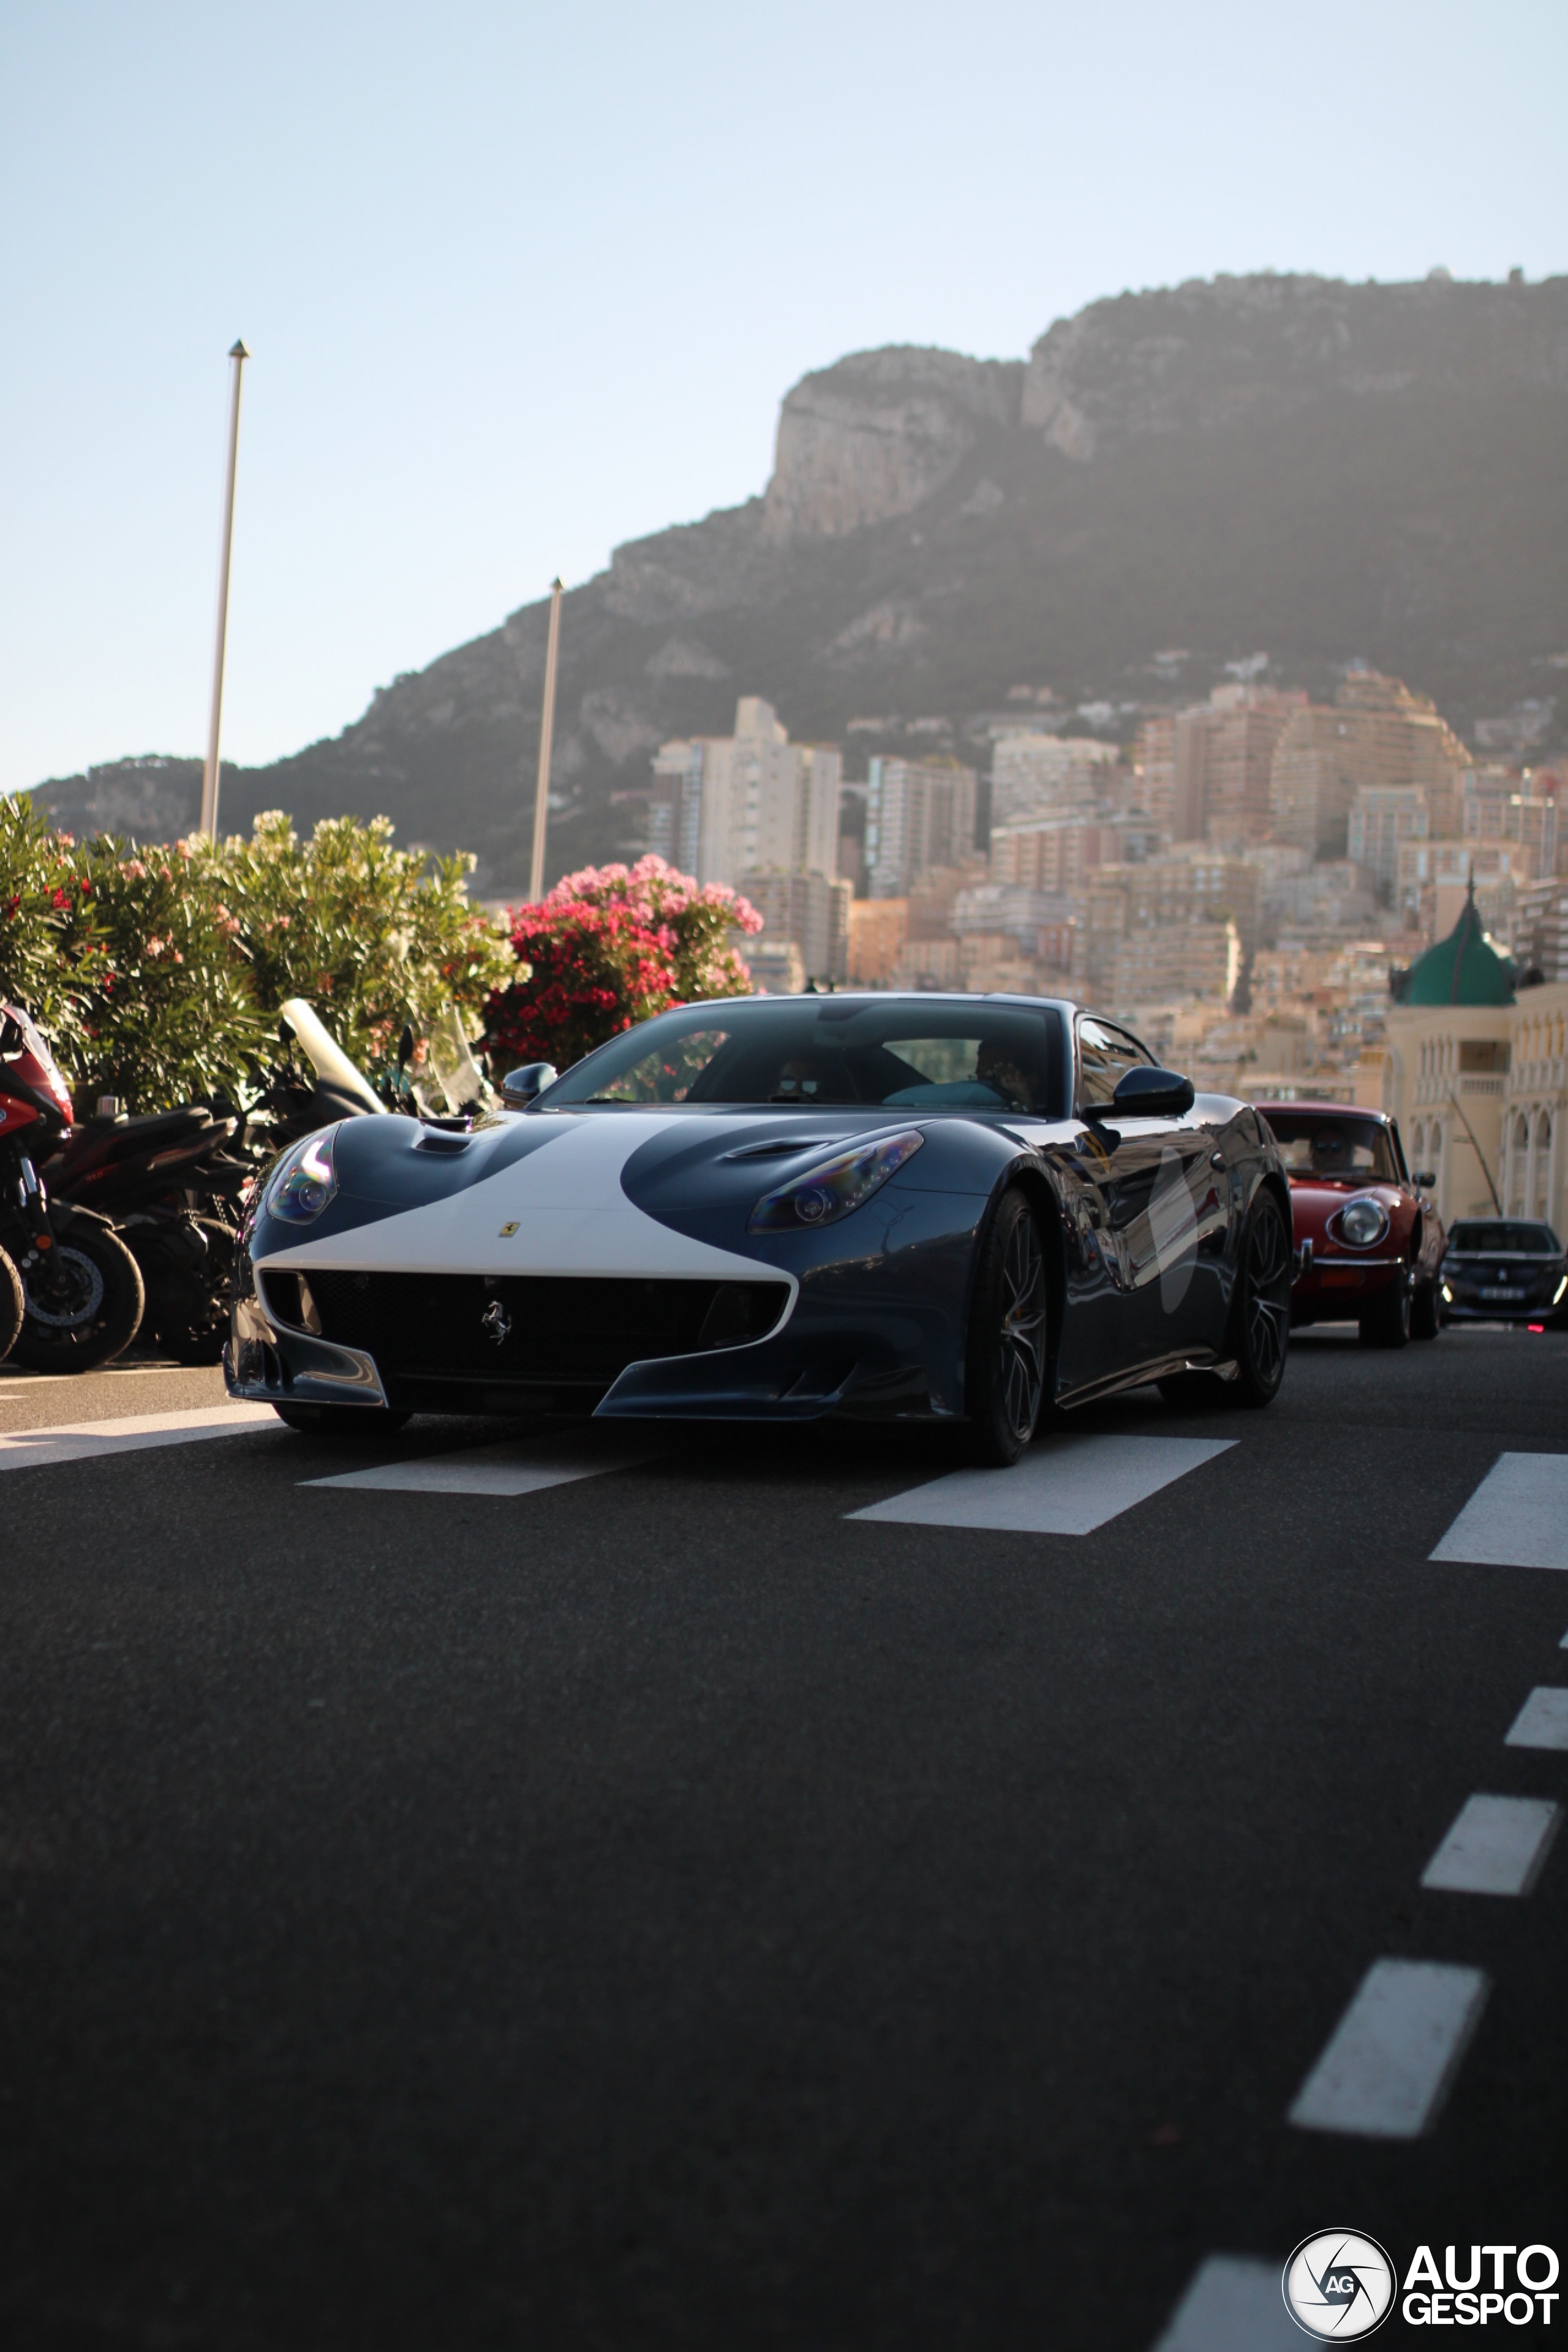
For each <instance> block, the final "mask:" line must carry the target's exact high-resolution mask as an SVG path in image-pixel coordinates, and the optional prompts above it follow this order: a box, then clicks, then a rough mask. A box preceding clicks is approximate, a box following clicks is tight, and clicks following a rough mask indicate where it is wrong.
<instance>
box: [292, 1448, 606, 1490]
mask: <svg viewBox="0 0 1568 2352" xmlns="http://www.w3.org/2000/svg"><path fill="white" fill-rule="evenodd" d="M651 1451H652V1449H650V1448H649V1447H648V1446H647V1445H641V1446H637V1447H633V1446H628V1445H626V1444H621V1445H606V1444H596V1445H592V1446H590V1444H588V1443H586V1442H579V1443H577V1444H574V1443H573V1441H572V1440H571V1439H565V1440H563V1439H560V1438H557V1440H556V1442H555V1443H554V1444H552V1446H550V1447H549V1448H548V1449H547V1450H545V1451H543V1452H538V1453H533V1452H530V1451H528V1450H526V1441H524V1442H523V1443H521V1444H520V1443H518V1442H515V1441H514V1442H513V1443H512V1444H508V1445H478V1446H475V1447H474V1448H473V1449H472V1451H471V1452H468V1453H466V1454H434V1455H431V1456H429V1457H428V1458H426V1460H425V1461H422V1462H385V1463H380V1464H378V1465H374V1467H372V1468H368V1469H364V1470H344V1471H340V1472H339V1473H337V1474H336V1475H334V1476H331V1477H328V1478H302V1479H301V1480H300V1485H301V1486H336V1487H347V1488H349V1489H350V1490H352V1491H354V1492H358V1493H374V1494H391V1495H501V1496H507V1495H535V1494H539V1493H542V1491H543V1489H544V1488H546V1487H548V1486H570V1485H572V1484H573V1483H574V1481H575V1480H577V1479H579V1478H597V1477H599V1476H601V1475H603V1474H604V1473H605V1471H607V1470H625V1469H628V1468H630V1467H631V1466H632V1465H633V1464H635V1463H638V1462H646V1461H647V1460H648V1458H649V1455H650V1452H651Z"/></svg>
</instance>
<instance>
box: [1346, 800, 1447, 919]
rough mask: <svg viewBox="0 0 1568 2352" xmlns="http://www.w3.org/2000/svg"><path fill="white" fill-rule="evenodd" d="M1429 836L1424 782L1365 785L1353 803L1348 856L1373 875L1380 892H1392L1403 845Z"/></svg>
mask: <svg viewBox="0 0 1568 2352" xmlns="http://www.w3.org/2000/svg"><path fill="white" fill-rule="evenodd" d="M1426 838H1427V813H1426V791H1425V789H1424V788H1423V787H1422V786H1421V785H1420V784H1363V785H1362V786H1361V788H1360V789H1359V791H1358V792H1357V793H1356V796H1355V798H1354V800H1353V801H1352V803H1351V812H1350V824H1349V833H1348V836H1347V849H1346V855H1347V856H1349V858H1350V860H1351V863H1352V865H1354V866H1361V867H1362V869H1363V872H1364V873H1366V874H1368V875H1370V876H1371V877H1372V880H1373V883H1374V884H1375V886H1376V887H1377V889H1378V891H1379V892H1380V893H1382V894H1387V893H1389V892H1392V890H1393V888H1394V883H1395V882H1396V881H1397V879H1398V877H1399V851H1400V845H1401V844H1402V843H1404V842H1406V841H1425V840H1426Z"/></svg>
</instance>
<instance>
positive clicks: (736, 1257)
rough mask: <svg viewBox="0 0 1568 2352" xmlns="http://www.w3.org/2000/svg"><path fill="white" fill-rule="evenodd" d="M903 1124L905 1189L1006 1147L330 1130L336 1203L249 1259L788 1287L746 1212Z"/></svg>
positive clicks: (618, 1126) (755, 1128) (623, 1129)
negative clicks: (758, 1281) (704, 1279)
mask: <svg viewBox="0 0 1568 2352" xmlns="http://www.w3.org/2000/svg"><path fill="white" fill-rule="evenodd" d="M910 1128H917V1129H920V1130H921V1132H922V1134H924V1135H926V1136H927V1138H928V1141H927V1144H926V1145H925V1146H923V1147H922V1149H921V1151H920V1152H919V1153H917V1154H916V1155H915V1159H914V1160H913V1161H912V1162H911V1163H910V1169H909V1171H908V1172H909V1175H910V1180H911V1181H910V1184H909V1186H907V1187H906V1188H904V1189H906V1190H929V1189H933V1188H940V1189H943V1190H956V1191H966V1190H969V1191H979V1192H986V1191H988V1190H989V1189H990V1184H991V1182H992V1181H994V1172H995V1171H1000V1169H1001V1168H1002V1167H1003V1166H1004V1165H1005V1164H1006V1162H1007V1161H1008V1160H1010V1159H1015V1158H1016V1155H1017V1151H1018V1148H1019V1147H1018V1142H1017V1139H1016V1138H1014V1137H1012V1136H1010V1135H1008V1134H1007V1133H1006V1132H1005V1130H1003V1129H981V1128H980V1127H978V1126H977V1125H975V1124H973V1123H971V1122H969V1121H966V1120H964V1121H960V1120H954V1119H952V1118H951V1117H950V1118H942V1119H930V1120H927V1119H921V1118H910V1115H909V1114H908V1113H907V1112H906V1113H905V1114H904V1115H903V1116H902V1117H900V1115H899V1114H898V1113H897V1112H893V1113H891V1114H889V1113H887V1112H883V1111H878V1112H875V1113H873V1114H870V1115H868V1114H867V1113H866V1112H863V1111H855V1110H851V1111H849V1112H848V1113H847V1114H835V1113H833V1112H831V1111H823V1112H799V1111H792V1110H785V1111H784V1112H783V1113H780V1112H778V1111H770V1110H768V1109H766V1108H763V1109H756V1110H753V1109H750V1108H742V1109H738V1110H715V1111H713V1112H693V1111H688V1110H684V1109H679V1108H676V1109H668V1110H663V1109H651V1108H650V1109H647V1110H644V1109H642V1108H634V1109H628V1110H624V1111H623V1110H613V1111H556V1112H552V1111H537V1112H528V1113H524V1114H521V1115H516V1116H510V1117H509V1116H503V1117H500V1118H495V1119H492V1120H486V1121H482V1122H480V1123H479V1125H478V1126H477V1127H476V1128H475V1129H473V1130H472V1131H471V1132H469V1133H468V1134H458V1133H455V1132H452V1131H450V1130H447V1129H438V1128H430V1127H421V1126H420V1125H419V1124H418V1122H416V1120H413V1119H408V1118H385V1119H374V1120H373V1119H351V1120H346V1121H345V1122H344V1123H343V1124H342V1126H341V1127H339V1128H338V1129H336V1131H335V1136H334V1143H333V1163H334V1168H335V1171H336V1176H337V1185H338V1190H337V1196H336V1198H335V1199H334V1200H333V1201H332V1202H331V1204H330V1206H329V1207H328V1208H327V1209H326V1210H325V1211H324V1213H322V1215H321V1217H320V1218H319V1219H318V1220H316V1221H315V1222H314V1223H311V1224H310V1225H306V1226H299V1225H284V1224H280V1223H279V1222H278V1221H277V1220H275V1219H272V1218H269V1217H268V1216H267V1215H266V1213H265V1212H263V1213H262V1214H260V1215H259V1216H258V1220H257V1224H256V1228H255V1232H254V1234H253V1240H252V1251H253V1255H255V1256H256V1257H258V1259H265V1260H267V1261H268V1263H271V1264H273V1265H279V1266H298V1267H300V1269H301V1270H306V1269H308V1268H309V1267H310V1266H311V1265H318V1266H323V1267H324V1266H335V1267H343V1268H350V1269H353V1268H364V1269H371V1268H378V1269H383V1270H393V1269H395V1270H398V1271H407V1272H418V1273H435V1272H444V1273H483V1274H512V1273H516V1274H537V1275H568V1276H570V1275H626V1276H638V1275H646V1276H693V1277H700V1276H713V1277H718V1278H721V1279H722V1278H735V1277H737V1276H740V1275H742V1274H745V1275H750V1276H753V1277H754V1276H755V1275H756V1273H757V1272H758V1266H759V1261H761V1262H762V1263H763V1264H764V1265H773V1266H775V1267H776V1270H777V1271H778V1272H779V1273H780V1274H781V1275H784V1276H785V1277H786V1278H788V1279H791V1280H793V1278H794V1276H793V1275H792V1274H791V1272H790V1267H789V1261H790V1260H791V1259H792V1257H793V1256H794V1255H795V1251H794V1250H793V1249H792V1246H791V1245H792V1244H793V1243H794V1242H795V1241H796V1240H797V1239H798V1238H800V1237H797V1236H793V1235H788V1234H785V1235H776V1236H752V1235H749V1234H747V1232H746V1220H747V1217H748V1215H749V1214H750V1212H751V1210H752V1208H753V1206H754V1205H755V1203H756V1202H758V1201H759V1200H760V1199H761V1198H762V1196H763V1193H765V1192H771V1191H773V1189H774V1188H775V1186H777V1185H778V1184H780V1183H781V1182H784V1181H787V1179H788V1178H789V1177H790V1176H791V1175H793V1174H795V1173H797V1172H801V1173H803V1172H804V1171H805V1169H807V1168H808V1167H810V1166H811V1165H812V1163H813V1161H814V1160H820V1159H823V1158H825V1157H826V1156H827V1155H828V1154H829V1153H830V1152H832V1151H833V1150H835V1148H837V1147H841V1146H843V1145H846V1144H848V1143H850V1142H858V1141H863V1140H864V1139H867V1138H868V1136H871V1135H874V1134H878V1133H887V1134H895V1133H899V1132H901V1131H904V1130H906V1129H910ZM961 1137H962V1138H963V1139H966V1140H961ZM977 1155H978V1165H976V1164H975V1163H976V1156H977ZM928 1160H929V1161H930V1162H931V1165H930V1166H929V1167H926V1166H922V1165H921V1163H922V1162H926V1161H928ZM960 1163H963V1164H960ZM916 1171H919V1172H918V1175H917V1174H916ZM898 1189H899V1180H898V1179H897V1178H895V1180H894V1181H893V1183H892V1184H890V1185H889V1186H887V1187H885V1188H884V1191H885V1192H889V1193H893V1192H896V1191H897V1190H898ZM877 1197H878V1198H880V1197H881V1196H880V1195H879V1196H877ZM871 1206H874V1202H873V1203H870V1204H868V1208H869V1207H871ZM867 1213H868V1211H867V1210H861V1211H858V1212H857V1213H856V1215H855V1219H854V1220H853V1221H851V1220H848V1219H846V1220H844V1221H843V1223H844V1224H846V1225H847V1224H848V1223H851V1222H855V1223H858V1221H859V1219H860V1218H862V1217H864V1216H866V1215H867ZM837 1230H838V1227H837V1226H830V1227H827V1228H825V1229H822V1235H821V1237H822V1239H824V1240H826V1239H828V1238H829V1236H831V1235H833V1234H836V1233H837ZM805 1238H806V1239H808V1240H812V1241H815V1240H816V1238H817V1236H816V1234H813V1235H809V1236H806V1237H805Z"/></svg>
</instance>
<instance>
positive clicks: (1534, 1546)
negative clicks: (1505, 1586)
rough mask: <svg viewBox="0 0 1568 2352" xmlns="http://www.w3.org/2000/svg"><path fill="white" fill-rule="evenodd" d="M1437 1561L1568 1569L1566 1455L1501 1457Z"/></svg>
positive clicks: (1441, 1545) (1446, 1539) (1438, 1552)
mask: <svg viewBox="0 0 1568 2352" xmlns="http://www.w3.org/2000/svg"><path fill="white" fill-rule="evenodd" d="M1431 1557H1432V1559H1459V1560H1469V1561H1473V1562H1475V1563H1476V1564H1477V1565H1479V1566H1480V1567H1485V1568H1563V1569H1568V1454H1500V1455H1499V1456H1498V1459H1497V1462H1496V1463H1495V1465H1493V1467H1492V1468H1491V1469H1490V1470H1489V1472H1488V1473H1487V1475H1486V1476H1485V1477H1484V1478H1483V1479H1482V1480H1481V1483H1480V1485H1479V1486H1478V1487H1477V1488H1476V1491H1475V1493H1474V1494H1473V1495H1472V1496H1470V1499H1469V1501H1468V1503H1467V1504H1466V1505H1465V1507H1464V1509H1463V1510H1462V1511H1461V1512H1460V1513H1459V1516H1458V1518H1457V1519H1456V1520H1455V1521H1454V1524H1453V1526H1452V1527H1451V1528H1449V1529H1448V1532H1447V1535H1446V1536H1445V1537H1444V1538H1443V1539H1442V1541H1441V1543H1439V1544H1438V1546H1437V1548H1436V1550H1435V1551H1434V1552H1433V1553H1432V1554H1431Z"/></svg>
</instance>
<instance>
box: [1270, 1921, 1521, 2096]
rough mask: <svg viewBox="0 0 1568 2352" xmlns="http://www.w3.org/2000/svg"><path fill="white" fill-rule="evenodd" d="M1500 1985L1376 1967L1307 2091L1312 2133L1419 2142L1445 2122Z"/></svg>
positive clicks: (1426, 1970)
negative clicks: (1441, 2112) (1493, 1988)
mask: <svg viewBox="0 0 1568 2352" xmlns="http://www.w3.org/2000/svg"><path fill="white" fill-rule="evenodd" d="M1489 1990H1490V1987H1489V1983H1488V1981H1487V1979H1486V1978H1485V1977H1484V1976H1483V1975H1482V1974H1481V1972H1480V1970H1479V1969H1458V1968H1452V1967H1450V1966H1449V1965H1448V1964H1447V1962H1446V1961H1442V1960H1374V1961H1373V1964H1372V1966H1371V1968H1370V1969H1368V1970H1367V1972H1366V1974H1365V1976H1364V1977H1363V1979H1362V1981H1361V1987H1360V1990H1358V1992H1357V1993H1356V1996H1355V1999H1354V2000H1352V2003H1351V2005H1350V2007H1349V2008H1348V2009H1347V2010H1346V2011H1345V2013H1344V2015H1343V2016H1342V2018H1341V2020H1340V2021H1339V2023H1338V2025H1336V2026H1335V2028H1334V2031H1333V2032H1332V2033H1331V2035H1330V2037H1329V2042H1328V2046H1327V2048H1326V2049H1325V2050H1324V2052H1323V2054H1322V2056H1321V2058H1320V2059H1319V2061H1318V2063H1317V2064H1316V2065H1315V2066H1314V2067H1313V2069H1312V2071H1311V2073H1310V2074H1309V2075H1308V2077H1307V2079H1306V2081H1305V2082H1304V2083H1303V2084H1302V2085H1301V2088H1300V2091H1299V2092H1298V2093H1297V2095H1296V2102H1295V2105H1293V2106H1292V2107H1291V2109H1290V2113H1289V2121H1290V2122H1291V2123H1293V2124H1295V2125H1296V2126H1298V2127H1299V2128H1300V2130H1302V2131H1324V2132H1351V2133H1354V2134H1356V2135H1357V2136H1358V2137H1361V2138H1363V2139H1419V2138H1420V2137H1421V2135H1422V2133H1423V2132H1425V2131H1426V2130H1427V2129H1428V2128H1429V2127H1430V2126H1431V2125H1432V2124H1433V2123H1434V2122H1435V2120H1436V2116H1437V2111H1438V2109H1439V2108H1440V2107H1441V2105H1442V2104H1443V2101H1444V2098H1445V2097H1446V2096H1447V2090H1448V2086H1449V2084H1451V2083H1452V2081H1453V2079H1454V2076H1455V2074H1456V2073H1457V2072H1458V2064H1459V2061H1460V2059H1461V2058H1462V2057H1463V2056H1464V2054H1465V2049H1466V2045H1467V2043H1468V2041H1469V2039H1470V2036H1471V2034H1472V2033H1473V2032H1475V2030H1476V2027H1477V2025H1478V2024H1479V2022H1480V2015H1481V2011H1482V2009H1483V2008H1484V2007H1485V2005H1486V1998H1487V1994H1488V1992H1489Z"/></svg>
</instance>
